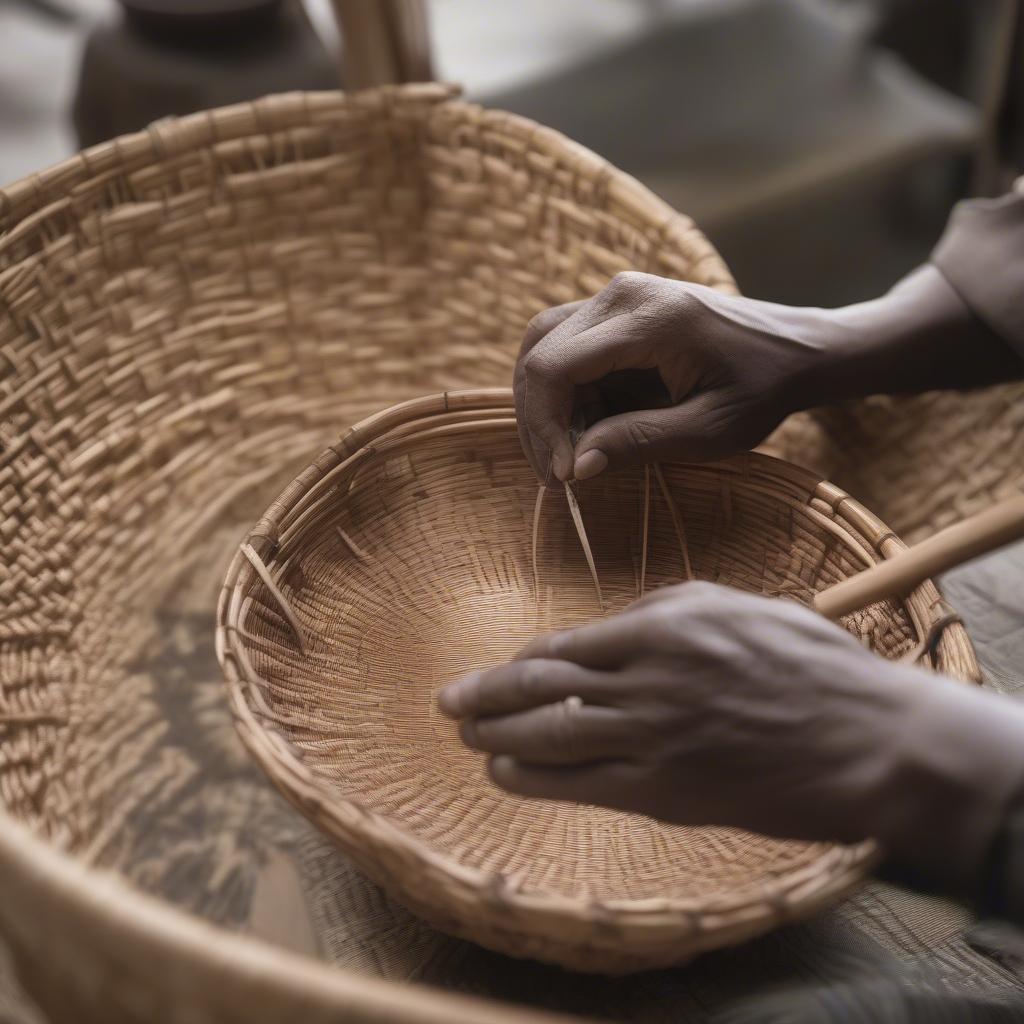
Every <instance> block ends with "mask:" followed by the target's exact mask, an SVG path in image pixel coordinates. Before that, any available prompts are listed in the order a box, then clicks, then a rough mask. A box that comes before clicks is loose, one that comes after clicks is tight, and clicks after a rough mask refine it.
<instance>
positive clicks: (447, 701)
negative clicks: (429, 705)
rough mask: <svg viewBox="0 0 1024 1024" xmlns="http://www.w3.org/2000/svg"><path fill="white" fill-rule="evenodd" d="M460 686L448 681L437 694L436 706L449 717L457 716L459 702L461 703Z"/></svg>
mask: <svg viewBox="0 0 1024 1024" xmlns="http://www.w3.org/2000/svg"><path fill="white" fill-rule="evenodd" d="M460 698H461V694H460V687H459V684H458V683H449V684H448V685H447V686H446V687H444V689H443V690H440V691H439V692H438V694H437V706H438V707H439V708H440V709H441V711H442V712H443V713H444V714H446V715H447V716H448V717H449V718H458V717H459V704H460V703H461V699H460Z"/></svg>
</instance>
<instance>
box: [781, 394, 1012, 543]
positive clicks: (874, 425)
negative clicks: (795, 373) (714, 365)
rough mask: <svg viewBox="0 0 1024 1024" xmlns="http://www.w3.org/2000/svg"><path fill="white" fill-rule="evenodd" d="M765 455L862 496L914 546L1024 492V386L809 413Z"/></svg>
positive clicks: (883, 399)
mask: <svg viewBox="0 0 1024 1024" xmlns="http://www.w3.org/2000/svg"><path fill="white" fill-rule="evenodd" d="M766 450H767V451H770V452H772V454H776V455H778V456H780V457H781V458H785V459H790V460H792V461H794V462H797V463H799V464H801V465H804V466H808V467H810V468H812V469H813V470H814V471H815V472H817V473H820V474H822V475H823V476H825V477H827V478H828V479H829V480H833V481H835V482H836V483H837V484H839V485H840V486H842V487H844V488H845V489H847V490H848V491H850V493H851V494H856V495H857V497H858V498H859V499H860V500H861V501H863V502H865V504H867V505H868V506H869V507H870V508H871V509H872V510H873V511H874V512H876V513H877V514H878V515H879V516H881V517H882V518H883V519H885V521H886V522H887V523H889V525H890V526H891V527H892V528H893V529H894V530H895V531H896V532H897V533H899V534H900V536H901V537H903V538H904V539H905V540H906V541H907V542H908V543H914V542H916V541H918V540H923V539H924V538H925V537H928V536H930V535H931V534H933V533H935V532H936V531H937V530H940V529H942V527H944V526H948V525H950V524H951V523H954V522H957V521H959V520H960V519H963V518H966V517H967V516H969V515H973V514H974V513H976V512H980V511H982V510H983V509H985V508H987V507H988V506H989V505H992V504H994V503H995V502H997V501H999V500H1000V499H1002V498H1008V497H1011V496H1012V495H1014V494H1018V493H1020V492H1021V491H1024V384H1019V383H1017V384H1005V385H1000V386H999V387H994V388H987V389H985V390H982V391H973V392H969V393H966V394H956V393H952V392H936V393H932V394H927V395H921V396H918V397H909V398H907V397H903V398H890V397H887V396H876V397H873V398H869V399H867V400H865V401H862V402H850V403H847V404H844V405H841V406H836V407H833V408H827V409H818V410H815V411H814V412H812V413H802V414H800V415H797V416H792V417H790V419H789V420H788V421H787V422H786V423H784V424H783V425H782V427H780V428H779V430H778V431H776V433H775V434H774V435H773V436H772V438H771V439H770V440H769V442H768V444H767V445H766Z"/></svg>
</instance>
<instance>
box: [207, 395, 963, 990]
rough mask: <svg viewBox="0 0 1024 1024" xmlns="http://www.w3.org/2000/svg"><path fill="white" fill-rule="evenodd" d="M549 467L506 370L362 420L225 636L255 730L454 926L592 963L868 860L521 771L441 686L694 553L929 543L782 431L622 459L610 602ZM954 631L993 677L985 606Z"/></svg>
mask: <svg viewBox="0 0 1024 1024" xmlns="http://www.w3.org/2000/svg"><path fill="white" fill-rule="evenodd" d="M652 477H653V478H654V479H655V480H656V481H657V486H654V485H652V483H651V480H652ZM536 491H537V488H536V482H535V479H534V477H533V474H532V472H531V471H530V469H529V466H528V464H527V463H526V460H525V458H524V457H523V454H522V451H521V448H520V445H519V440H518V435H517V433H516V429H515V420H514V413H513V409H512V402H511V393H510V392H508V391H505V390H503V389H498V390H495V391H490V392H461V393H446V394H444V395H440V396H437V397H435V398H428V399H422V400H415V401H413V402H410V403H407V404H405V405H403V406H399V407H397V408H395V409H392V410H390V411H388V412H385V413H382V414H380V415H378V416H376V417H373V418H371V419H370V420H368V421H366V422H364V423H361V424H359V425H357V426H356V427H354V428H353V429H352V431H351V432H350V433H349V434H348V435H347V436H346V437H345V438H344V440H343V441H342V442H340V443H339V444H337V445H335V446H333V447H332V448H330V449H328V450H327V451H326V452H325V453H324V454H323V455H322V456H321V457H320V458H319V459H318V460H317V461H316V462H315V463H314V464H313V465H312V466H311V467H309V469H307V470H306V471H305V472H304V473H303V474H301V475H300V476H299V477H298V478H297V480H296V481H295V482H294V483H293V484H292V485H291V486H289V487H288V488H287V489H286V490H285V492H284V493H283V494H282V496H281V497H280V498H279V499H278V500H277V501H276V502H275V503H274V504H273V505H272V506H271V508H270V510H269V511H268V513H267V515H266V516H264V518H263V519H261V520H260V522H259V523H258V524H257V525H256V526H255V527H254V528H253V530H252V531H251V532H250V534H249V536H248V538H247V540H246V541H245V542H244V543H243V545H242V549H241V551H240V553H239V555H238V556H237V557H236V558H235V560H234V563H233V564H232V566H231V568H230V570H229V572H228V577H227V581H226V584H225V589H224V592H223V594H222V596H221V601H220V610H219V613H218V618H219V622H220V631H219V634H218V643H219V650H220V652H221V656H222V661H223V664H224V667H225V671H226V673H227V677H228V679H229V683H230V690H231V696H232V703H233V706H234V708H235V712H236V714H237V716H238V719H239V724H240V727H241V730H242V736H243V739H244V741H245V743H246V744H247V746H248V747H249V748H250V750H251V751H252V752H253V753H254V754H255V756H256V757H257V758H258V760H259V761H260V763H261V764H263V766H264V767H265V768H266V769H267V771H268V772H269V773H270V774H271V777H272V778H273V779H274V781H275V782H276V783H277V784H278V786H279V787H280V788H281V789H282V790H283V791H284V792H285V794H286V795H288V796H289V797H290V798H291V799H292V800H293V801H294V802H295V803H296V804H297V805H298V806H299V807H300V808H301V809H302V810H303V811H304V812H305V813H306V814H307V815H309V816H310V817H311V818H312V819H313V820H314V821H315V822H316V823H317V824H318V825H319V826H320V827H322V828H323V829H324V830H326V831H327V832H329V833H330V834H331V835H333V836H334V837H336V838H337V840H338V841H339V842H340V844H341V845H342V847H343V849H344V850H345V851H346V852H347V853H348V854H349V855H350V856H351V857H352V858H353V859H354V860H355V861H356V862H357V863H358V864H360V865H361V866H362V868H363V869H364V870H365V871H366V872H367V874H369V875H370V877H371V878H373V879H374V880H376V881H377V882H379V883H380V884H381V885H383V886H384V887H385V888H386V889H387V890H388V891H390V892H391V893H392V894H393V895H395V896H396V897H397V898H398V899H400V900H401V901H402V902H404V903H405V904H407V905H408V906H409V907H410V908H412V909H413V910H414V911H415V912H416V913H418V914H420V915H422V916H423V917H425V918H426V919H427V920H428V921H430V922H432V923H433V924H435V925H436V926H438V927H440V928H442V929H444V930H447V931H450V932H452V933H454V934H457V935H460V936H462V937H466V938H470V939H473V940H475V941H477V942H480V943H481V944H482V945H485V946H488V947H490V948H492V949H496V950H498V951H501V952H504V953H509V954H513V955H519V956H529V957H534V958H537V959H542V960H548V961H552V962H555V963H559V964H561V965H564V966H567V967H571V968H575V969H580V970H594V971H602V972H609V973H611V972H619V973H621V972H625V971H630V970H641V969H645V968H651V967H661V966H666V965H669V964H673V963H679V962H683V961H685V960H686V959H688V958H690V957H692V956H693V955H694V954H695V953H697V952H701V951H704V950H707V949H713V948H716V947H719V946H723V945H728V944H732V943H735V942H737V941H740V940H741V939H745V938H748V937H750V936H752V935H755V934H757V933H759V932H763V931H765V930H767V929H768V928H770V927H773V926H775V925H778V924H781V923H783V922H786V921H789V920H792V919H794V918H797V917H800V916H803V915H806V914H807V913H809V912H810V911H812V910H814V909H817V908H819V907H820V906H821V905H822V904H823V903H824V902H826V901H828V900H830V899H833V898H835V897H836V896H837V895H839V894H841V893H843V892H845V891H846V890H847V889H849V888H850V887H851V886H852V885H853V884H855V883H856V882H857V881H859V880H860V878H861V877H862V875H863V873H864V872H865V870H866V869H867V867H868V866H869V865H870V863H871V861H872V857H873V847H872V846H871V844H861V845H860V846H857V847H853V848H844V847H838V846H831V845H827V844H805V843H792V842H779V841H775V840H769V839H766V838H763V837H757V836H752V835H749V834H745V833H742V832H738V831H735V830H724V829H710V828H708V829H694V828H679V827H669V826H665V825H662V824H659V823H656V822H653V821H651V820H649V819H646V818H642V817H639V816H634V815H626V814H621V813H618V812H614V811H609V810H605V809H599V808H593V807H586V806H576V805H566V804H559V803H551V802H537V801H526V800H521V799H518V798H514V797H512V796H509V795H506V794H502V793H500V792H499V791H497V790H496V789H495V788H494V787H493V786H491V785H490V784H489V783H488V782H487V780H486V774H485V772H484V771H483V767H482V764H481V760H482V759H481V758H480V756H479V755H476V754H474V753H471V752H470V751H468V750H466V749H465V748H464V747H463V745H462V744H461V743H460V742H459V741H458V738H457V735H456V732H455V729H454V727H453V726H452V725H451V723H448V722H446V721H445V720H444V719H443V717H442V716H441V715H440V713H439V712H438V711H437V709H436V706H435V696H436V692H437V690H438V688H439V687H440V686H441V685H443V684H444V683H446V682H448V681H451V680H452V679H454V678H457V677H458V676H459V675H461V674H463V673H465V672H467V671H470V670H473V669H478V668H481V667H484V666H488V665H493V664H496V663H498V662H500V661H502V660H505V659H507V658H508V657H511V656H512V655H513V654H514V653H515V652H516V651H517V650H518V649H519V648H520V647H521V646H523V644H525V643H526V642H527V641H529V640H530V639H532V638H534V637H535V636H536V635H538V634H539V633H542V632H546V631H550V630H552V629H559V628H567V627H571V626H575V625H579V624H581V623H584V622H588V621H592V620H593V619H594V618H595V617H597V616H599V615H601V614H602V611H604V612H608V613H612V612H615V611H617V610H621V609H623V608H624V607H625V606H626V605H627V604H629V603H630V602H631V601H633V600H635V599H636V598H637V597H639V596H640V595H641V591H642V590H647V589H652V588H655V587H658V586H661V585H664V584H666V583H671V582H678V581H680V580H681V579H683V578H685V577H686V575H687V574H688V572H689V571H690V570H692V574H693V575H694V576H695V577H696V578H700V579H708V580H714V581H716V582H719V583H723V584H728V585H732V586H736V587H739V588H741V589H744V590H751V591H755V592H758V593H764V594H769V595H772V596H779V597H787V598H790V599H793V600H798V601H802V602H804V603H808V602H809V600H810V598H811V597H812V596H813V594H814V593H815V592H816V591H818V590H820V589H823V588H824V587H826V586H828V585H829V584H831V583H835V582H837V581H838V580H841V579H844V578H846V577H847V576H849V575H852V574H853V573H855V572H857V571H858V570H860V569H863V568H866V567H868V566H869V565H872V564H874V563H875V562H877V561H878V560H880V559H883V558H886V557H890V556H891V555H892V554H893V553H894V552H895V551H897V550H900V549H901V548H902V547H903V545H902V543H901V542H900V541H899V540H897V539H896V538H895V537H894V536H893V534H892V533H891V531H889V530H888V529H887V528H886V527H885V526H883V525H882V524H881V523H880V522H879V521H878V520H876V519H875V518H874V517H873V516H872V515H870V513H868V512H866V511H865V510H864V509H863V508H862V507H861V506H860V505H859V504H857V503H856V502H854V501H853V500H852V499H851V498H849V497H848V496H847V495H846V494H845V493H844V492H842V491H840V490H839V489H838V488H835V487H833V486H832V485H830V484H827V483H823V482H821V481H820V480H819V479H818V478H816V477H814V476H813V475H812V474H809V473H807V472H805V471H803V470H800V469H798V468H796V467H793V466H790V465H787V464H785V463H780V462H777V461H775V460H772V459H769V458H768V457H766V456H762V455H750V456H744V457H742V458H738V459H735V460H732V461H729V462H725V463H721V464H712V465H706V466H682V465H665V466H664V467H661V468H660V469H659V470H658V471H657V472H655V473H654V474H651V473H647V474H639V475H637V474H616V475H610V476H609V477H607V478H604V479H601V480H599V481H597V482H594V483H589V484H586V485H582V486H581V487H580V489H579V492H578V493H579V505H580V507H581V509H582V510H583V516H584V522H585V534H586V536H587V538H588V542H589V545H590V547H591V549H592V552H593V556H594V560H595V563H596V567H597V577H598V581H599V584H600V593H601V598H600V601H601V604H599V603H598V602H599V598H598V593H597V591H596V589H595V586H594V581H593V579H592V575H591V567H590V566H589V565H588V562H587V559H586V557H585V555H584V550H583V546H582V544H581V538H580V537H579V536H578V535H577V532H576V529H575V527H574V525H573V521H572V516H571V514H570V511H569V509H568V508H567V505H566V501H565V495H564V494H562V493H561V492H560V491H556V492H551V493H549V494H548V495H546V498H547V500H546V503H545V502H544V501H542V502H541V504H540V505H539V506H538V505H537V503H536V501H535V496H536ZM652 492H653V493H652ZM559 499H560V500H559ZM538 507H539V515H538V517H537V521H536V526H535V525H534V521H533V516H534V510H535V509H537V508H538ZM535 531H536V532H535ZM534 536H536V537H537V538H538V542H537V545H536V555H535V553H534V540H533V538H534ZM645 537H646V538H647V541H646V547H645V542H644V538H645ZM534 559H536V560H534ZM943 615H944V612H943V609H942V607H941V602H940V598H939V595H938V592H937V591H936V590H935V588H934V586H933V585H931V584H927V585H925V586H923V587H921V588H919V589H918V590H917V591H915V593H914V594H913V595H912V596H911V597H910V598H909V599H908V600H907V601H906V603H905V604H904V603H896V602H893V601H886V602H882V603H879V604H876V605H873V606H872V607H870V608H868V609H866V610H864V611H862V612H858V613H856V614H855V615H852V616H850V617H848V619H847V620H846V624H847V626H848V627H849V628H850V629H851V631H853V632H854V633H855V634H856V635H857V636H858V637H860V638H861V639H862V640H863V641H864V642H865V643H867V644H868V645H869V646H870V647H871V648H872V649H874V650H875V651H877V652H878V653H880V654H882V655H884V656H886V657H890V658H899V657H903V656H906V655H908V654H909V655H910V656H911V657H915V656H917V654H918V653H919V651H918V647H919V645H921V644H922V642H925V641H927V640H928V638H929V634H930V633H931V632H932V629H931V627H932V626H933V625H934V624H935V623H937V622H938V621H939V620H940V619H941V618H942V617H943ZM933 639H934V640H935V644H936V645H937V646H936V650H935V654H936V666H937V667H938V668H939V669H940V670H941V671H944V672H946V673H948V674H950V675H954V676H959V677H960V678H967V679H974V680H976V679H977V665H976V663H975V661H974V655H973V651H972V649H971V646H970V643H969V641H968V640H967V636H966V633H965V632H964V630H963V627H962V626H959V625H953V626H950V627H949V628H948V629H946V630H945V631H943V632H942V633H941V634H938V635H937V636H936V637H933Z"/></svg>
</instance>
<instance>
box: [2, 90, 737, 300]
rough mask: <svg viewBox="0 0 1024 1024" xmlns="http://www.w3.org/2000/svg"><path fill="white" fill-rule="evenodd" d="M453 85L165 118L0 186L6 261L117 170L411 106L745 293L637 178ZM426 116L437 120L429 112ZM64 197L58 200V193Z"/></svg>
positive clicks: (699, 235)
mask: <svg viewBox="0 0 1024 1024" xmlns="http://www.w3.org/2000/svg"><path fill="white" fill-rule="evenodd" d="M461 94H462V89H461V87H460V86H459V85H458V84H455V83H452V82H412V83H405V84H401V85H381V86H375V87H373V88H369V89H363V90H359V91H357V92H346V91H345V90H342V89H328V90H321V91H305V92H304V91H294V92H285V93H272V94H270V95H267V96H264V97H262V98H261V99H257V100H252V101H248V102H244V103H235V104H230V105H226V106H222V107H215V108H211V109H208V110H202V111H198V112H196V113H193V114H185V115H181V116H177V115H171V116H168V117H163V118H160V119H158V120H156V121H154V122H153V123H152V124H150V125H149V126H148V127H146V128H145V129H143V130H142V131H138V132H132V133H129V134H127V135H120V136H117V137H116V138H113V139H110V140H108V141H106V142H101V143H98V144H97V145H95V146H90V147H89V148H87V149H84V150H82V151H80V152H78V153H76V154H74V155H72V156H70V157H68V158H67V159H65V160H61V161H59V162H58V163H56V164H53V165H51V166H49V167H47V168H44V169H42V170H40V171H37V172H35V173H33V174H29V175H26V176H24V177H22V178H19V179H16V180H15V181H13V182H10V183H8V184H6V185H2V186H0V254H2V252H3V251H4V249H5V247H6V246H7V245H8V244H10V243H11V242H12V241H13V240H14V239H16V238H17V237H18V235H19V234H20V232H19V230H18V229H19V227H22V228H24V227H34V226H35V225H36V223H37V222H38V221H39V220H41V219H44V218H46V217H50V216H56V215H60V214H62V213H64V212H66V211H68V210H73V209H74V205H75V202H76V197H75V195H74V193H75V190H76V188H77V187H78V186H80V185H82V184H84V183H85V182H87V181H89V180H92V179H102V178H104V177H105V176H107V175H110V174H112V173H113V172H115V171H118V170H120V171H124V170H125V169H126V168H130V167H143V166H147V165H151V164H154V163H159V162H162V161H168V160H173V159H175V158H176V157H179V156H182V155H185V154H187V153H190V152H194V151H196V150H199V149H206V148H209V147H211V146H216V145H219V144H222V143H225V142H231V141H237V140H240V139H248V138H252V137H254V136H269V135H271V134H273V133H275V132H282V131H287V130H288V129H289V128H293V127H295V126H296V125H303V124H309V123H310V120H311V119H312V118H313V117H315V116H317V115H320V116H324V117H326V116H329V115H330V113H331V111H333V110H338V109H363V110H365V111H367V113H377V114H379V113H382V112H386V111H387V110H389V109H391V108H396V107H398V106H401V105H403V104H405V105H408V107H409V108H410V109H412V108H416V107H419V108H421V109H423V110H424V111H427V110H429V111H431V112H432V113H438V112H443V113H444V114H448V113H451V112H453V111H454V112H458V113H459V114H461V115H462V116H463V117H468V118H471V119H480V120H490V121H492V122H494V123H495V124H496V125H500V127H501V128H503V129H506V130H511V131H512V132H513V133H516V134H518V136H519V139H518V142H519V143H520V144H521V143H524V142H528V143H529V144H530V145H532V146H535V147H537V148H538V149H540V150H542V151H546V152H547V153H548V154H553V153H557V154H559V155H560V156H562V157H565V156H569V155H571V157H572V158H573V159H574V160H575V161H577V162H578V168H579V170H580V171H581V172H582V173H584V174H586V175H587V176H589V178H590V179H591V180H593V181H595V182H599V183H600V187H601V188H602V189H603V190H604V192H605V195H606V196H607V197H608V198H609V199H611V200H613V201H614V202H615V203H617V204H619V205H620V206H621V207H622V208H623V209H624V210H626V211H628V212H629V213H631V214H633V215H634V216H637V217H641V218H643V219H645V220H647V221H648V223H649V224H651V225H657V227H658V229H659V230H660V231H661V232H662V233H663V235H664V236H665V238H666V240H667V239H668V238H669V237H670V236H671V237H672V238H673V240H675V241H680V240H682V239H686V247H687V248H688V249H690V250H691V255H692V257H693V262H694V265H695V266H696V265H699V266H700V267H701V268H702V270H703V276H704V277H705V278H708V279H711V280H713V282H714V283H713V284H709V287H713V288H716V289H718V290H724V291H729V292H737V291H738V289H737V287H736V282H735V279H734V278H733V276H732V273H731V272H730V270H729V268H728V267H727V266H726V264H725V261H724V260H723V258H722V256H721V255H720V254H719V252H718V250H717V249H716V248H715V247H714V245H713V244H712V243H711V242H710V240H709V239H708V238H707V236H706V235H704V234H703V232H700V231H699V229H698V228H697V226H696V225H695V224H694V222H693V219H692V218H691V217H689V216H687V215H686V214H683V213H680V212H679V211H678V210H676V209H674V208H673V207H672V206H670V205H669V204H668V203H667V202H666V201H665V200H664V199H662V198H661V197H660V196H658V195H657V194H656V193H654V192H652V191H651V189H649V188H648V187H647V186H646V185H644V184H643V183H642V182H641V181H640V180H639V179H637V178H636V177H635V176H634V175H632V174H630V173H629V172H627V171H623V170H621V169H620V168H618V167H616V166H615V165H614V164H613V163H611V162H610V161H608V160H606V159H605V158H604V157H602V156H600V155H599V154H598V153H595V152H594V151H593V150H591V149H588V148H587V147H586V146H584V145H583V144H582V143H579V142H577V141H575V140H574V139H571V138H569V136H567V135H564V134H563V133H562V132H560V131H558V130H557V129H555V128H550V127H548V126H547V125H544V124H541V123H539V122H537V121H534V120H532V119H531V118H528V117H524V116H523V115H520V114H515V113H512V112H511V111H506V110H501V109H499V108H495V107H487V106H484V105H483V104H479V103H474V102H472V101H469V100H464V99H462V98H461ZM424 116H425V117H428V116H431V115H429V114H425V115H424ZM54 192H55V193H58V194H59V198H57V199H54V198H53V195H52V194H51V193H54Z"/></svg>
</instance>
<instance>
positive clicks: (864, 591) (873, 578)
mask: <svg viewBox="0 0 1024 1024" xmlns="http://www.w3.org/2000/svg"><path fill="white" fill-rule="evenodd" d="M1021 538H1024V495H1020V496H1019V497H1015V498H1009V499H1007V500H1006V501H1002V502H1000V503H999V504H998V505H995V506H993V507H992V508H990V509H986V510H985V511H984V512H980V513H978V515H976V516H971V517H970V518H969V519H965V520H964V521H963V522H961V523H956V524H955V525H954V526H950V527H947V528H946V529H945V530H941V531H940V532H939V533H937V534H935V536H934V537H929V538H928V540H925V541H922V542H921V543H920V544H915V545H914V546H913V547H912V548H908V549H907V550H906V551H903V552H901V553H900V554H898V555H896V556H895V557H894V558H890V559H888V560H887V561H885V562H880V563H879V564H878V565H876V566H873V567H872V568H871V569H866V570H865V571H864V572H861V573H858V574H857V575H856V576H851V577H850V578H849V579H847V580H843V581H842V582H841V583H836V584H834V585H833V586H831V587H829V588H828V589H827V590H823V591H821V593H819V594H818V595H817V596H816V597H815V599H814V609H815V611H817V612H820V613H821V614H822V615H824V616H825V617H826V618H829V619H838V618H839V617H840V616H841V615H847V614H849V613H850V612H852V611H856V610H857V609H858V608H864V607H866V606H867V605H869V604H871V603H872V602H874V601H881V600H882V599H883V598H886V597H893V596H896V595H901V596H902V595H904V594H907V593H909V592H910V591H911V590H913V589H914V587H916V586H917V585H918V584H920V583H923V582H924V581H925V580H926V579H928V578H929V577H931V576H935V575H936V574H938V573H940V572H945V571H946V570H947V569H952V568H953V567H954V566H957V565H961V564H962V563H963V562H969V561H970V560H971V559H972V558H977V557H978V556H979V555H984V554H986V553H987V552H989V551H994V550H995V549H996V548H1001V547H1003V546H1005V545H1006V544H1010V543H1012V542H1013V541H1015V540H1020V539H1021Z"/></svg>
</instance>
